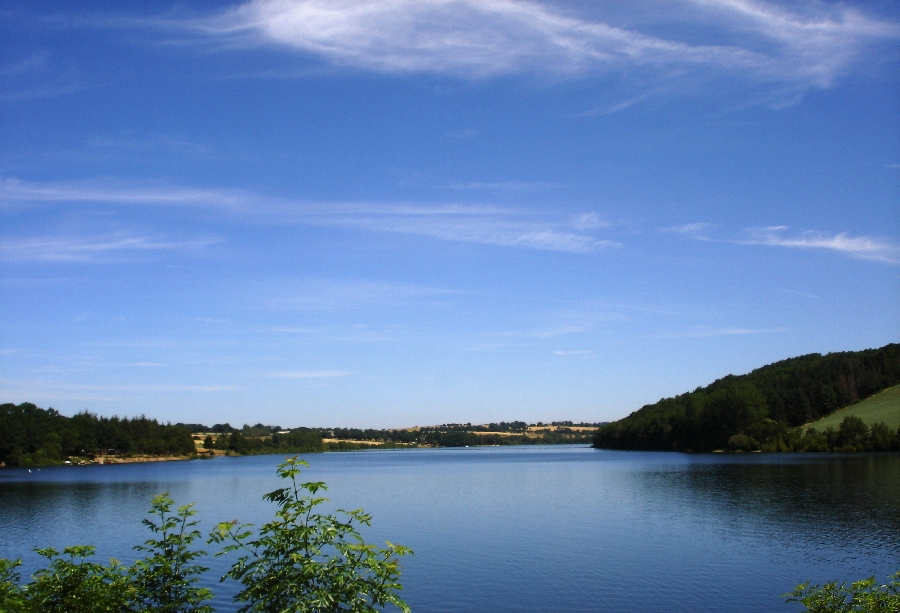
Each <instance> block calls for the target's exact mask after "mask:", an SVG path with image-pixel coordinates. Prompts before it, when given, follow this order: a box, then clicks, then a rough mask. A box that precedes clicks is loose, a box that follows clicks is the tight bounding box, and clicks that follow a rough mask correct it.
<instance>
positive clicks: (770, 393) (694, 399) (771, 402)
mask: <svg viewBox="0 0 900 613" xmlns="http://www.w3.org/2000/svg"><path fill="white" fill-rule="evenodd" d="M898 383H900V344H896V343H892V344H890V345H886V346H884V347H882V348H880V349H867V350H865V351H847V352H842V353H829V354H828V355H825V356H823V355H820V354H817V353H814V354H810V355H804V356H800V357H797V358H791V359H788V360H782V361H780V362H775V363H774V364H769V365H768V366H763V367H762V368H758V369H756V370H754V371H753V372H751V373H749V374H746V375H740V376H735V375H729V376H727V377H725V378H723V379H719V380H718V381H716V382H714V383H712V384H710V385H708V386H706V387H703V388H698V389H696V390H695V391H693V392H688V393H686V394H682V395H680V396H676V397H674V398H664V399H662V400H660V401H659V402H657V403H655V404H651V405H647V406H644V407H643V408H641V409H640V410H638V411H635V412H634V413H632V414H631V415H629V416H628V417H625V418H624V419H620V420H619V421H616V422H613V423H611V424H609V425H606V426H603V427H601V428H600V429H598V430H597V433H596V434H595V435H594V446H595V447H600V448H606V449H633V450H675V451H713V450H716V449H728V448H731V449H733V450H747V451H749V450H755V449H762V450H769V451H787V450H810V451H812V450H815V451H826V450H830V449H835V448H850V447H853V443H854V442H855V445H856V447H857V448H860V447H862V448H871V449H880V448H883V447H885V446H887V448H888V449H889V448H891V447H892V446H893V445H895V444H897V443H898V442H900V433H895V432H884V431H882V430H886V427H885V428H876V427H875V426H878V424H876V425H875V426H873V427H872V428H871V429H869V428H868V427H866V426H864V427H866V437H868V438H866V441H867V442H863V439H862V438H860V436H861V435H860V433H859V432H855V434H854V436H855V437H856V438H855V439H853V440H852V441H850V442H848V439H847V437H848V436H849V434H847V433H845V434H844V435H841V434H840V432H829V433H821V432H818V433H817V432H815V431H813V432H811V433H810V432H809V431H807V433H806V434H805V435H801V433H800V432H799V431H797V430H793V428H795V427H796V426H801V425H803V424H806V423H809V422H811V421H814V420H816V419H818V418H820V417H823V416H825V415H828V414H829V413H832V412H834V411H836V410H838V409H841V408H843V407H845V406H848V405H850V404H853V403H855V402H857V401H859V400H861V399H863V398H866V397H867V396H870V395H872V394H874V393H876V392H878V391H880V390H882V389H885V388H887V387H890V386H892V385H896V384H898ZM853 424H854V426H856V424H855V422H853ZM876 434H877V436H878V437H880V438H879V439H878V441H876V442H871V441H869V438H872V437H875V435H876ZM842 436H843V438H842ZM829 437H830V438H829ZM863 438H865V437H863ZM872 440H874V438H872Z"/></svg>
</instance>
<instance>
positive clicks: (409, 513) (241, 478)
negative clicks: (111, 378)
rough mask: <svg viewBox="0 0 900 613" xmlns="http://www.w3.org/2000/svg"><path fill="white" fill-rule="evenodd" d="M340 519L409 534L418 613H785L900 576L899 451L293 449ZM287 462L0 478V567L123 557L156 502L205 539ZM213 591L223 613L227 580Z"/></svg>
mask: <svg viewBox="0 0 900 613" xmlns="http://www.w3.org/2000/svg"><path fill="white" fill-rule="evenodd" d="M304 457H305V459H306V460H307V461H309V462H310V464H311V466H310V468H309V470H308V471H306V472H305V476H306V477H307V478H308V479H309V480H314V481H320V480H321V481H325V482H327V483H328V486H329V491H328V492H327V495H328V497H329V498H330V499H331V503H330V504H332V505H333V507H334V508H349V509H352V508H358V507H363V508H364V509H365V510H366V511H367V512H369V513H371V514H372V516H373V524H372V526H371V528H369V529H366V530H365V531H364V535H365V537H366V539H367V540H368V541H370V542H376V543H379V544H383V542H384V541H385V540H390V541H392V542H397V543H402V544H403V545H407V546H409V547H411V548H412V549H413V550H414V551H415V555H414V556H410V557H407V558H405V559H404V560H403V566H404V571H403V575H402V577H401V582H402V583H403V586H404V590H403V593H402V595H403V597H404V598H405V599H406V601H407V602H408V603H409V604H410V606H411V607H412V609H413V611H416V612H444V611H497V612H506V611H509V612H512V611H516V612H523V611H617V612H619V611H634V612H638V611H640V612H644V613H646V612H652V611H659V612H676V611H677V612H685V611H709V612H713V611H716V612H722V611H741V612H757V611H758V612H763V611H766V612H769V611H796V610H798V606H797V605H788V604H785V603H784V601H783V598H782V597H781V594H783V593H784V592H788V591H790V590H792V589H793V588H794V586H796V585H797V584H798V583H801V582H804V581H807V580H811V581H813V582H816V583H822V582H824V581H828V580H832V579H841V580H845V579H846V580H849V579H858V578H863V577H868V576H871V575H877V576H878V578H879V579H883V578H884V577H885V576H886V575H887V574H890V573H893V572H896V571H898V570H900V455H898V454H859V455H854V454H848V455H838V454H744V455H722V454H712V455H689V454H677V453H646V452H617V451H602V450H596V449H591V448H589V447H584V446H558V447H550V446H547V447H497V448H466V449H420V450H402V451H380V450H379V451H365V452H353V453H326V454H310V455H307V456H304ZM281 460H282V456H253V457H227V458H225V457H223V458H216V459H213V460H196V461H187V462H168V463H152V464H125V465H116V466H89V467H58V468H43V469H41V470H40V471H38V470H37V469H32V472H31V473H29V472H28V471H27V470H25V469H2V470H0V557H6V558H16V557H20V558H22V559H23V562H25V569H24V570H25V574H27V573H28V572H30V571H32V570H34V569H35V568H36V564H37V563H38V561H39V560H38V558H37V557H36V556H35V555H34V554H33V553H32V552H31V549H32V548H34V547H48V546H54V547H57V548H62V547H64V546H66V545H73V544H92V545H96V546H97V549H98V555H99V556H100V557H101V558H102V559H103V560H104V561H105V559H106V558H108V557H110V556H112V557H116V558H117V559H120V560H122V561H125V562H130V561H132V560H133V559H134V557H135V555H134V552H133V551H132V549H131V548H132V546H133V545H135V544H137V543H139V542H141V541H143V540H145V539H147V538H149V535H150V533H149V531H147V530H146V528H145V527H143V526H142V525H141V519H142V518H143V517H144V514H145V513H146V511H147V509H148V508H149V501H150V497H151V496H152V495H154V494H156V493H159V492H166V491H167V492H169V493H170V495H171V496H172V497H173V498H175V500H176V502H178V503H182V504H183V503H186V502H196V508H197V509H198V511H199V513H200V514H199V518H200V519H201V523H202V529H203V531H204V533H207V532H208V531H209V529H210V528H211V527H212V526H213V525H214V524H215V523H216V522H219V521H224V520H231V519H239V520H240V521H242V522H252V523H255V524H257V525H259V524H261V523H263V522H265V521H267V520H269V519H270V518H271V517H272V513H273V510H274V509H273V506H272V505H271V504H269V503H266V502H264V501H263V500H262V495H263V494H264V493H266V492H269V491H271V490H273V489H275V488H276V487H279V486H280V480H279V479H278V478H277V477H276V475H275V467H276V465H277V464H278V463H279V462H280V461H281ZM204 563H205V564H206V565H207V566H210V567H211V568H212V570H211V572H210V573H208V574H207V576H206V584H207V585H209V586H210V587H212V588H213V589H214V591H215V592H216V595H217V598H216V600H215V601H214V606H215V607H216V609H217V610H219V611H234V610H235V609H236V606H235V605H233V604H232V603H231V601H230V596H231V595H232V594H233V593H234V588H233V587H231V586H228V585H227V584H224V585H223V584H219V583H218V577H219V576H220V575H221V574H222V573H223V572H224V570H225V568H226V567H227V561H225V560H224V559H223V558H212V557H210V558H209V559H207V560H205V562H204Z"/></svg>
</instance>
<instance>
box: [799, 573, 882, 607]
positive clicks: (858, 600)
mask: <svg viewBox="0 0 900 613" xmlns="http://www.w3.org/2000/svg"><path fill="white" fill-rule="evenodd" d="M785 595H786V596H787V597H788V598H787V601H788V602H799V603H801V604H802V605H803V606H804V607H806V610H807V611H808V612H809V613H856V612H858V613H900V573H897V574H895V575H893V576H891V577H888V582H887V583H884V584H878V583H876V582H875V577H870V578H869V579H863V580H862V581H856V582H854V583H851V584H850V585H849V586H848V585H847V584H846V583H841V584H838V583H837V582H836V581H835V582H831V583H826V584H825V585H821V586H820V585H813V586H810V585H809V583H804V584H803V585H798V586H797V589H795V590H794V591H793V592H791V593H790V594H785Z"/></svg>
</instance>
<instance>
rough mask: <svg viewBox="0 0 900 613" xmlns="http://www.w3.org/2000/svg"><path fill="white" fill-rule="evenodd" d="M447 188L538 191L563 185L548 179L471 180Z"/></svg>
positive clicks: (449, 185) (451, 184)
mask: <svg viewBox="0 0 900 613" xmlns="http://www.w3.org/2000/svg"><path fill="white" fill-rule="evenodd" d="M444 187H445V188H446V189H458V190H495V191H523V192H536V191H542V190H547V189H558V188H560V187H562V186H561V185H560V184H559V183H551V182H548V181H471V182H469V183H450V184H448V185H445V186H444Z"/></svg>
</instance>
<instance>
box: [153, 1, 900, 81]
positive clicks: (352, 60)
mask: <svg viewBox="0 0 900 613" xmlns="http://www.w3.org/2000/svg"><path fill="white" fill-rule="evenodd" d="M641 10H642V7H635V8H634V9H630V8H629V7H628V5H627V4H617V6H616V7H615V10H613V11H612V12H609V14H607V15H603V12H604V7H603V6H593V5H592V6H591V7H583V11H582V12H581V13H579V12H576V10H575V9H573V8H572V7H571V6H566V7H561V6H558V5H555V4H553V3H551V2H537V1H520V0H391V1H388V2H372V1H371V0H342V1H340V2H334V1H330V0H251V1H249V2H245V3H244V4H242V5H240V6H237V7H235V8H233V9H229V10H228V11H227V12H225V13H223V14H220V15H218V16H216V17H213V18H209V19H203V20H193V21H191V22H189V23H181V24H179V26H180V27H182V28H184V27H188V28H192V29H194V30H195V31H198V32H202V33H203V34H205V35H207V36H210V37H214V38H215V39H217V40H221V39H223V38H224V39H229V40H232V41H236V42H243V43H245V44H248V43H249V44H259V43H264V44H274V45H279V46H283V47H285V48H289V49H294V50H297V51H299V52H302V53H305V54H309V55H312V56H317V57H320V58H323V59H324V60H326V61H327V62H329V63H331V64H334V65H339V66H348V67H353V68H358V69H364V70H373V71H378V72H386V73H437V74H447V75H454V76H460V77H463V78H476V79H477V78H486V77H493V76H497V75H507V74H521V73H530V74H537V75H563V76H566V75H571V76H575V75H585V74H591V73H594V74H596V73H600V72H608V71H618V72H634V71H641V72H644V73H646V72H648V71H653V72H655V73H656V74H657V75H659V78H660V79H670V78H672V75H673V74H684V73H685V72H690V71H692V70H699V71H707V72H709V71H714V72H715V73H718V74H726V75H736V76H739V77H742V78H747V79H752V80H754V81H765V82H781V83H790V84H792V85H793V86H796V87H799V88H801V89H802V88H808V87H825V86H828V85H829V84H831V83H832V82H833V80H834V79H835V78H836V77H838V76H839V75H841V74H843V73H844V72H846V71H847V70H848V69H849V68H850V67H851V66H852V65H853V64H854V63H855V62H857V61H860V60H864V59H866V58H865V56H864V54H863V52H864V51H865V50H866V49H867V48H868V47H869V46H870V45H871V43H873V42H878V41H884V40H890V41H892V40H896V39H897V38H898V36H900V28H898V24H896V23H893V22H889V21H885V20H880V19H878V18H875V17H870V16H866V15H865V14H863V13H862V12H860V11H859V10H858V9H855V8H852V7H847V6H844V5H841V4H824V3H818V2H812V1H807V2H802V3H793V4H791V5H782V4H776V3H773V2H764V1H762V0H682V1H681V2H675V3H672V2H668V3H663V2H659V3H658V5H657V6H655V8H654V10H653V11H652V12H650V13H648V12H644V13H642V16H644V17H646V15H647V14H652V15H653V16H654V22H653V23H647V22H646V19H644V21H643V27H644V31H641V30H640V29H636V28H637V27H639V26H637V25H636V24H639V23H642V22H641V20H640V19H629V17H630V16H631V15H632V11H634V12H637V11H641ZM616 11H618V13H619V16H616V15H615V13H616ZM623 14H624V16H625V17H624V18H622V17H621V15H623ZM617 22H618V23H617ZM170 25H171V24H170ZM660 32H666V34H665V36H663V35H661V34H660Z"/></svg>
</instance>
